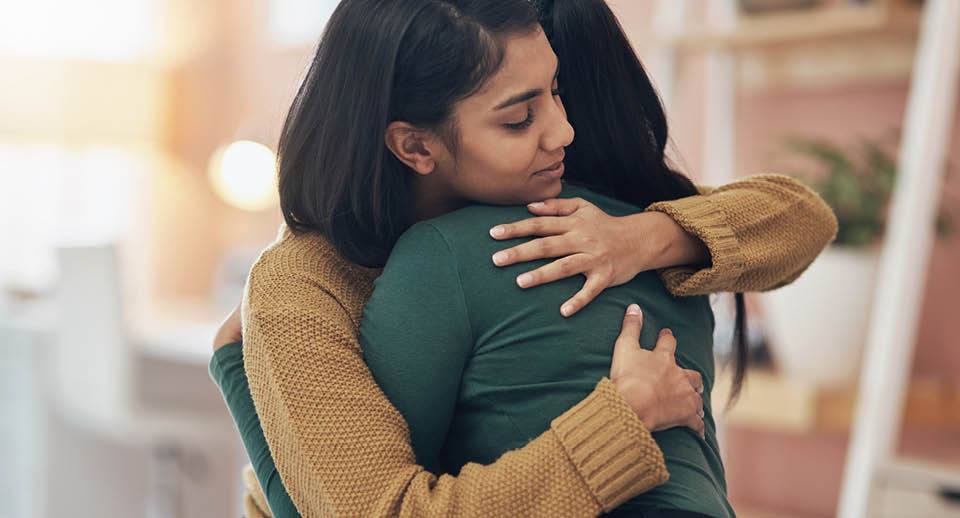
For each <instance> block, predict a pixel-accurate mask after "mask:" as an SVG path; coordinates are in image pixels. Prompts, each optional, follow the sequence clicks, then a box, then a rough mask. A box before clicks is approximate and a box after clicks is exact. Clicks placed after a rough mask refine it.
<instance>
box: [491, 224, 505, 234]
mask: <svg viewBox="0 0 960 518" xmlns="http://www.w3.org/2000/svg"><path fill="white" fill-rule="evenodd" d="M504 232H506V229H504V228H503V227H502V226H499V225H498V226H496V227H493V228H491V229H490V236H491V237H500V236H502V235H503V233H504Z"/></svg>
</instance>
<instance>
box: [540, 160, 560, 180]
mask: <svg viewBox="0 0 960 518" xmlns="http://www.w3.org/2000/svg"><path fill="white" fill-rule="evenodd" d="M533 175H534V176H538V177H540V178H549V179H551V180H556V179H559V178H561V177H563V161H560V162H555V163H554V164H553V165H551V166H550V167H548V168H546V169H541V170H539V171H537V172H536V173H533Z"/></svg>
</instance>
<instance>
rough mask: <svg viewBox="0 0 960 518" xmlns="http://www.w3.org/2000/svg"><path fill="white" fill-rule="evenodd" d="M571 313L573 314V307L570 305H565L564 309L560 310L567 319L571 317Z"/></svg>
mask: <svg viewBox="0 0 960 518" xmlns="http://www.w3.org/2000/svg"><path fill="white" fill-rule="evenodd" d="M571 313H573V306H571V305H569V304H565V305H564V306H563V307H561V308H560V314H561V315H563V316H565V317H569V316H570V314H571Z"/></svg>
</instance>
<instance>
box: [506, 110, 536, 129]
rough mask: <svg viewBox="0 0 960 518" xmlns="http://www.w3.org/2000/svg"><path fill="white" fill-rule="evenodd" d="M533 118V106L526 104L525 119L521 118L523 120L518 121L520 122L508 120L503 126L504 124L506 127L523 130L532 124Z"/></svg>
mask: <svg viewBox="0 0 960 518" xmlns="http://www.w3.org/2000/svg"><path fill="white" fill-rule="evenodd" d="M533 119H534V113H533V108H532V107H530V106H527V118H526V119H523V120H522V121H520V122H508V123H506V124H504V126H505V127H506V128H507V129H509V130H513V131H520V130H525V129H527V128H529V127H530V126H531V125H532V124H533Z"/></svg>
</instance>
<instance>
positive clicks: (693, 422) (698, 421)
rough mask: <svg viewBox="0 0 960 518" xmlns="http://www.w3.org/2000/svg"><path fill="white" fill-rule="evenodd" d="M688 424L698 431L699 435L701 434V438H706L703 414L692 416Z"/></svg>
mask: <svg viewBox="0 0 960 518" xmlns="http://www.w3.org/2000/svg"><path fill="white" fill-rule="evenodd" d="M687 426H688V427H690V429H691V430H693V431H694V432H697V435H699V436H700V438H701V439H704V438H706V426H705V425H704V424H703V417H702V416H696V415H695V416H693V417H691V418H690V420H689V421H688V422H687Z"/></svg>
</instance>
